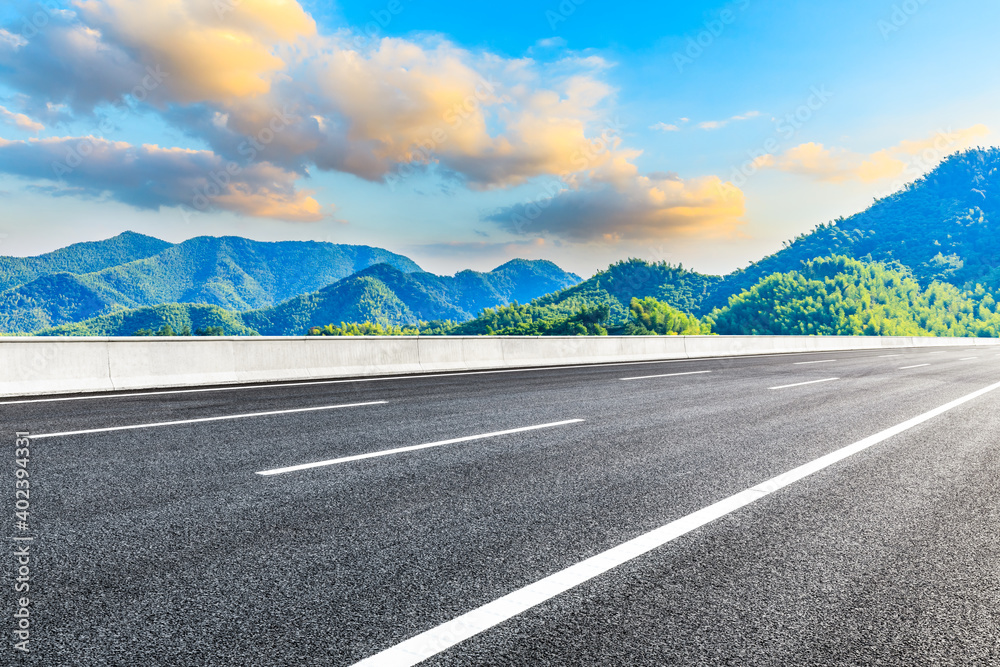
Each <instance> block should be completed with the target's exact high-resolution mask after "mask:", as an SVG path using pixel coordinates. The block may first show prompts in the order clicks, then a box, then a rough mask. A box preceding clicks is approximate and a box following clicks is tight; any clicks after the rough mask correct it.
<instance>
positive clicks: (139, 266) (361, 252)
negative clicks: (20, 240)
mask: <svg viewBox="0 0 1000 667" xmlns="http://www.w3.org/2000/svg"><path fill="white" fill-rule="evenodd" d="M154 251H155V252H154ZM137 257H141V258H139V259H137ZM118 259H124V260H125V261H124V263H119V264H114V262H116V261H117V260H118ZM5 263H6V264H5ZM380 263H386V264H390V265H392V266H394V267H396V268H397V269H399V270H400V271H403V272H410V271H420V267H419V266H417V264H416V263H414V262H413V260H411V259H409V258H407V257H404V256H402V255H397V254H395V253H391V252H389V251H387V250H383V249H381V248H370V247H368V246H352V245H337V244H333V243H319V242H315V241H283V242H278V243H266V242H262V241H252V240H249V239H244V238H241V237H222V238H215V237H209V236H202V237H198V238H194V239H190V240H188V241H185V242H183V243H179V244H176V245H174V244H170V243H166V242H164V241H159V240H157V239H153V238H151V237H148V236H142V235H141V234H133V233H131V232H127V233H125V234H121V235H119V236H117V237H115V238H114V239H109V240H107V241H100V242H96V243H91V244H77V245H74V246H69V247H68V248H64V249H62V250H59V251H56V252H54V253H50V254H49V255H42V256H40V257H29V258H16V257H2V258H0V270H5V269H4V268H3V267H5V266H9V267H11V271H12V273H10V274H8V273H2V274H0V276H2V278H3V281H4V284H9V285H10V284H12V285H13V286H12V287H9V288H7V289H6V290H5V291H2V292H0V331H5V332H13V331H34V330H37V329H40V328H43V327H50V326H56V325H60V324H65V323H69V322H78V321H82V320H84V319H88V318H91V317H95V316H99V315H104V314H106V313H109V312H112V311H114V310H117V309H126V308H142V307H145V306H155V305H160V304H164V303H201V304H208V305H215V306H221V307H222V308H225V309H227V310H233V311H242V310H251V309H257V308H266V307H268V306H273V305H275V304H278V303H281V302H282V301H286V300H288V299H290V298H292V297H294V296H296V295H299V294H304V293H309V292H314V291H316V290H318V289H320V288H321V287H325V286H326V285H329V284H330V283H333V282H336V281H337V280H340V279H342V278H345V277H347V276H349V275H351V274H353V273H355V272H357V271H359V270H361V269H364V268H367V267H369V266H371V265H373V264H380ZM52 267H61V268H59V269H58V271H61V273H57V272H56V271H55V270H53V271H51V272H49V273H46V272H45V271H46V269H48V268H52ZM39 274H40V275H39ZM21 280H24V281H25V282H23V283H20V284H19V283H18V281H21Z"/></svg>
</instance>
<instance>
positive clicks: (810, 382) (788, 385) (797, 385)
mask: <svg viewBox="0 0 1000 667" xmlns="http://www.w3.org/2000/svg"><path fill="white" fill-rule="evenodd" d="M839 379H840V378H826V379H825V380H809V382H796V383H795V384H783V385H781V386H780V387H771V389H788V388H789V387H801V386H803V385H806V384H816V383H818V382H833V381H834V380H839Z"/></svg>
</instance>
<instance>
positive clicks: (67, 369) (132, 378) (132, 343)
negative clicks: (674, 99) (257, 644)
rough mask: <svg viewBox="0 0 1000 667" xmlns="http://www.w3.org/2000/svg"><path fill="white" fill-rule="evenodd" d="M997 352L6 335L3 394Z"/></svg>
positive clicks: (854, 346) (844, 341)
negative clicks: (873, 353) (770, 357)
mask: <svg viewBox="0 0 1000 667" xmlns="http://www.w3.org/2000/svg"><path fill="white" fill-rule="evenodd" d="M985 345H1000V339H996V338H915V337H906V336H902V337H877V336H592V337H587V336H565V337H555V336H554V337H533V336H500V337H488V336H474V337H465V336H446V337H438V336H419V337H418V336H385V337H376V336H371V337H369V336H356V337H355V336H344V337H264V336H261V337H245V338H238V337H218V338H216V337H205V338H200V337H196V338H190V337H183V338H167V337H164V338H160V337H152V338H80V337H66V338H16V337H6V336H5V337H0V396H31V395H39V394H71V393H81V392H103V391H115V390H119V391H120V390H134V389H157V388H169V387H184V386H205V385H225V384H240V383H254V382H278V381H284V380H313V379H321V378H341V377H342V378H350V377H371V376H382V375H400V374H412V373H435V372H447V371H465V370H485V369H502V368H530V367H537V366H565V365H578V364H598V363H609V362H628V361H652V360H659V359H695V358H704V357H737V356H746V355H759V354H787V353H795V352H819V351H827V352H834V351H838V350H871V349H882V348H905V347H939V346H958V347H973V346H985Z"/></svg>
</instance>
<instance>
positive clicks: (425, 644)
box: [354, 382, 1000, 667]
mask: <svg viewBox="0 0 1000 667" xmlns="http://www.w3.org/2000/svg"><path fill="white" fill-rule="evenodd" d="M998 388H1000V382H998V383H996V384H992V385H990V386H989V387H986V388H984V389H980V390H978V391H974V392H972V393H971V394H968V395H967V396H963V397H962V398H959V399H957V400H954V401H952V402H950V403H946V404H945V405H942V406H941V407H939V408H935V409H933V410H931V411H930V412H925V413H924V414H922V415H919V416H917V417H914V418H913V419H910V420H908V421H905V422H903V423H902V424H897V425H896V426H893V427H891V428H888V429H886V430H884V431H881V432H879V433H876V434H875V435H871V436H868V437H867V438H865V439H864V440H859V441H858V442H855V443H854V444H852V445H848V446H846V447H843V448H841V449H838V450H836V451H835V452H831V453H830V454H827V455H826V456H822V457H820V458H818V459H816V460H815V461H811V462H809V463H806V464H805V465H801V466H799V467H798V468H795V469H793V470H790V471H788V472H786V473H784V474H782V475H778V476H777V477H772V478H771V479H769V480H767V481H766V482H764V483H762V484H758V485H757V486H755V487H752V488H750V489H747V490H745V491H741V492H740V493H737V494H735V495H732V496H729V497H728V498H726V499H724V500H720V501H719V502H717V503H715V504H714V505H709V506H708V507H705V508H703V509H700V510H698V511H697V512H694V513H692V514H688V515H687V516H685V517H682V518H680V519H677V520H676V521H672V522H670V523H668V524H666V525H664V526H661V527H659V528H656V529H654V530H652V531H650V532H648V533H645V534H643V535H640V536H639V537H636V538H634V539H632V540H629V541H628V542H625V543H624V544H620V545H618V546H617V547H613V548H611V549H608V550H607V551H604V552H602V553H599V554H597V555H595V556H591V557H590V558H587V559H586V560H583V561H580V562H579V563H577V564H576V565H571V566H570V567H568V568H566V569H564V570H560V571H559V572H556V573H555V574H551V575H549V576H547V577H545V578H544V579H541V580H539V581H536V582H535V583H533V584H529V585H528V586H525V587H524V588H520V589H518V590H516V591H514V592H513V593H508V594H507V595H505V596H503V597H502V598H499V599H497V600H494V601H493V602H490V603H487V604H485V605H483V606H481V607H479V608H477V609H473V610H472V611H470V612H467V613H465V614H462V615H461V616H459V617H457V618H455V619H453V620H451V621H447V622H445V623H442V624H441V625H438V626H437V627H435V628H432V629H430V630H427V631H426V632H422V633H420V634H419V635H416V636H415V637H411V638H410V639H407V640H406V641H404V642H402V643H399V644H396V645H395V646H393V647H391V648H388V649H386V650H384V651H382V652H381V653H377V654H375V655H373V656H371V657H369V658H366V659H364V660H362V661H361V662H358V663H355V665H354V667H412V666H413V665H416V664H418V663H420V662H423V661H424V660H427V659H428V658H430V657H433V656H435V655H437V654H438V653H441V652H443V651H445V650H447V649H448V648H451V647H452V646H455V645H456V644H459V643H460V642H463V641H465V640H466V639H468V638H470V637H473V636H475V635H477V634H479V633H480V632H483V631H485V630H488V629H490V628H492V627H494V626H496V625H499V624H500V623H503V622H504V621H506V620H508V619H510V618H513V617H514V616H517V615H518V614H521V613H523V612H525V611H527V610H528V609H531V608H532V607H535V606H537V605H539V604H541V603H543V602H545V601H547V600H550V599H552V598H554V597H555V596H557V595H559V594H560V593H563V592H565V591H568V590H570V589H571V588H575V587H576V586H579V585H580V584H583V583H585V582H587V581H589V580H591V579H593V578H594V577H597V576H599V575H601V574H603V573H605V572H607V571H608V570H611V569H612V568H615V567H618V566H619V565H622V564H623V563H627V562H629V561H631V560H634V559H636V558H638V557H639V556H642V555H644V554H646V553H648V552H650V551H652V550H653V549H656V548H658V547H661V546H663V545H665V544H667V543H668V542H670V541H672V540H675V539H677V538H678V537H681V536H682V535H685V534H687V533H689V532H691V531H693V530H695V529H697V528H700V527H701V526H704V525H705V524H708V523H711V522H712V521H715V520H716V519H718V518H720V517H723V516H726V515H727V514H731V513H732V512H735V511H736V510H738V509H740V508H742V507H745V506H747V505H749V504H750V503H752V502H754V501H757V500H760V499H761V498H764V497H766V496H768V495H770V494H772V493H774V492H775V491H778V490H779V489H782V488H784V487H786V486H789V485H790V484H793V483H795V482H797V481H799V480H801V479H803V478H804V477H808V476H809V475H812V474H813V473H816V472H819V471H820V470H823V469H824V468H828V467H830V466H832V465H833V464H835V463H838V462H840V461H842V460H844V459H846V458H848V457H850V456H853V455H854V454H857V453H858V452H861V451H864V450H865V449H868V448H869V447H872V446H873V445H877V444H879V443H880V442H882V441H884V440H887V439H889V438H891V437H892V436H894V435H898V434H900V433H902V432H904V431H906V430H908V429H911V428H913V427H914V426H917V425H919V424H922V423H924V422H925V421H927V420H929V419H932V418H934V417H936V416H938V415H940V414H943V413H945V412H947V411H949V410H951V409H953V408H956V407H958V406H959V405H962V404H963V403H966V402H968V401H971V400H973V399H975V398H978V397H980V396H982V395H983V394H986V393H988V392H991V391H993V390H995V389H998Z"/></svg>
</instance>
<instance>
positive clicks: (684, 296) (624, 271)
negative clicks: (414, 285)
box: [453, 259, 722, 336]
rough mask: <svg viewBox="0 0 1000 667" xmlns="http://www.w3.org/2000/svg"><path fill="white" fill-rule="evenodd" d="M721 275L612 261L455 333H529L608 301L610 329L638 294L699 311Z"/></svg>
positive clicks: (486, 313)
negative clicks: (577, 280)
mask: <svg viewBox="0 0 1000 667" xmlns="http://www.w3.org/2000/svg"><path fill="white" fill-rule="evenodd" d="M720 282H722V278H721V277H719V276H708V275H704V274H701V273H697V272H694V271H688V270H687V269H685V268H684V267H683V266H672V265H670V264H667V263H666V262H660V263H655V264H654V263H650V262H646V261H644V260H641V259H628V260H623V261H620V262H617V263H615V264H612V265H611V266H609V267H608V268H607V269H606V270H604V271H599V272H598V273H597V274H596V275H594V276H593V277H592V278H590V279H588V280H585V281H583V282H581V283H579V284H577V285H574V286H572V287H569V288H566V289H563V290H560V291H558V292H553V293H551V294H547V295H545V296H542V297H539V298H537V299H534V300H532V301H531V302H530V303H528V304H518V303H514V304H511V305H508V306H504V307H497V308H491V307H488V308H486V309H484V310H483V311H482V312H481V313H480V314H479V316H478V317H476V318H475V319H473V320H471V321H468V322H464V323H462V324H460V325H458V327H457V328H455V330H454V331H453V333H455V334H461V335H468V336H476V335H484V334H492V333H495V332H499V331H505V332H513V331H515V330H517V331H521V332H524V333H525V334H526V335H530V332H533V331H534V330H535V329H536V328H537V324H538V323H540V322H544V321H547V320H552V319H556V318H570V319H571V318H573V317H575V316H576V315H578V314H580V313H581V311H583V310H584V309H593V308H600V307H604V306H607V308H608V316H607V318H606V321H605V324H606V325H607V326H608V327H610V328H611V329H616V328H620V327H623V326H625V324H626V323H627V322H628V321H629V320H630V319H631V304H632V300H633V299H638V300H639V301H642V300H643V299H645V298H647V297H652V298H654V299H657V300H659V301H663V302H666V303H668V304H670V305H671V306H673V307H674V308H676V309H679V310H682V311H685V312H694V313H697V312H699V311H700V309H701V304H702V301H703V300H704V299H705V298H706V296H707V295H708V294H710V293H711V290H712V289H714V288H715V286H716V285H718V283H720Z"/></svg>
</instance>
